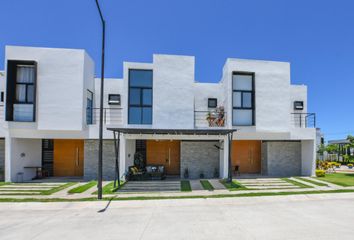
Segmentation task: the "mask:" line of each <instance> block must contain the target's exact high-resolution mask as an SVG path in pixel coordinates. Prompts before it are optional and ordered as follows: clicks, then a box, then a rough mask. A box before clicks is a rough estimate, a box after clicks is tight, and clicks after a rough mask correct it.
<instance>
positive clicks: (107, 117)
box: [86, 108, 123, 125]
mask: <svg viewBox="0 0 354 240" xmlns="http://www.w3.org/2000/svg"><path fill="white" fill-rule="evenodd" d="M122 112H123V109H122V108H103V124H104V125H122V124H123V114H122ZM86 122H87V125H94V124H99V122H100V109H99V108H87V110H86Z"/></svg>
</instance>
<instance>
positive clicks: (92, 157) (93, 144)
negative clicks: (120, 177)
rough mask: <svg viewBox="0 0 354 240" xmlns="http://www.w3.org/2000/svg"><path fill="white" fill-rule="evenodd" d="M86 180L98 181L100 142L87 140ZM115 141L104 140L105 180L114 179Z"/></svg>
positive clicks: (85, 156)
mask: <svg viewBox="0 0 354 240" xmlns="http://www.w3.org/2000/svg"><path fill="white" fill-rule="evenodd" d="M84 148H85V150H84V152H85V153H84V154H85V155H84V158H85V159H84V179H85V180H94V179H97V158H98V140H85V146H84ZM114 167H115V153H114V141H113V140H103V180H113V179H114Z"/></svg>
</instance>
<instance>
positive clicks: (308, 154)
mask: <svg viewBox="0 0 354 240" xmlns="http://www.w3.org/2000/svg"><path fill="white" fill-rule="evenodd" d="M315 170H316V142H315V140H303V141H301V174H302V175H304V176H314V175H315Z"/></svg>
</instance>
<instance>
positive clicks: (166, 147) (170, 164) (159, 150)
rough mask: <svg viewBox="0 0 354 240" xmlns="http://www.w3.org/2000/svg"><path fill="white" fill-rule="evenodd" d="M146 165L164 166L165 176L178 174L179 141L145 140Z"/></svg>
mask: <svg viewBox="0 0 354 240" xmlns="http://www.w3.org/2000/svg"><path fill="white" fill-rule="evenodd" d="M146 164H147V165H149V164H155V165H164V166H165V169H166V174H170V175H179V174H180V141H170V140H161V141H155V140H147V141H146Z"/></svg>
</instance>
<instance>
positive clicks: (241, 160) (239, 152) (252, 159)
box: [232, 140, 261, 173]
mask: <svg viewBox="0 0 354 240" xmlns="http://www.w3.org/2000/svg"><path fill="white" fill-rule="evenodd" d="M236 165H238V166H239V170H240V173H261V141H253V140H240V141H233V142H232V167H233V169H235V166H236Z"/></svg>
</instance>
